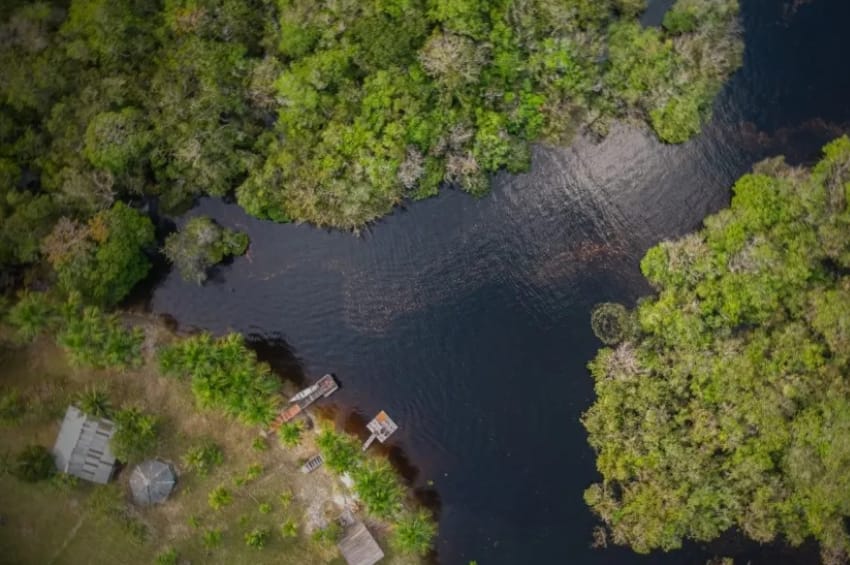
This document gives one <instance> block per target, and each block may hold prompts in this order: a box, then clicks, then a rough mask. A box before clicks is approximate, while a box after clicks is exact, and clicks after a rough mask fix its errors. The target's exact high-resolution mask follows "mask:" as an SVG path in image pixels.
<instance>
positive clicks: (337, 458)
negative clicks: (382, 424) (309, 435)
mask: <svg viewBox="0 0 850 565" xmlns="http://www.w3.org/2000/svg"><path fill="white" fill-rule="evenodd" d="M316 445H318V446H319V450H320V451H321V453H322V458H323V459H324V460H325V465H327V467H328V469H330V470H331V471H333V472H335V473H338V474H342V473H345V472H346V471H351V470H353V469H354V467H355V466H356V465H357V464H358V463H359V462H360V461H361V459H362V457H363V455H362V452H361V450H360V444H359V442H358V441H357V440H356V439H355V438H353V437H351V436H349V435H348V434H339V433H336V432H335V431H333V430H332V429H330V428H325V429H324V430H322V432H321V433H320V434H319V436H318V437H317V438H316Z"/></svg>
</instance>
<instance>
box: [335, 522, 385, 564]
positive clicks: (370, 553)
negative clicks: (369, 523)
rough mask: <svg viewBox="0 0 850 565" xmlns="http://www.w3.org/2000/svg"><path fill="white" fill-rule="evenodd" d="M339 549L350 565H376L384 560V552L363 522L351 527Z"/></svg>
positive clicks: (339, 544)
mask: <svg viewBox="0 0 850 565" xmlns="http://www.w3.org/2000/svg"><path fill="white" fill-rule="evenodd" d="M337 547H339V551H340V553H342V556H343V557H344V558H345V561H346V562H347V563H348V565H374V564H375V563H377V562H378V561H380V560H381V559H383V558H384V552H383V551H382V550H381V547H380V546H379V545H378V542H376V541H375V538H373V537H372V534H370V533H369V530H367V529H366V526H365V525H364V524H363V522H357V523H356V524H354V525H353V526H351V528H349V530H348V531H347V532H346V534H345V537H344V538H342V541H340V542H339V543H338V544H337Z"/></svg>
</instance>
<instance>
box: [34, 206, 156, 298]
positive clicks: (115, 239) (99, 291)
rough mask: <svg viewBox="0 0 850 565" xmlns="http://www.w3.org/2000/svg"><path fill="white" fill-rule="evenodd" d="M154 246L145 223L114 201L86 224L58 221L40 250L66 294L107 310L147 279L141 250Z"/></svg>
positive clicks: (146, 264) (150, 228) (147, 265)
mask: <svg viewBox="0 0 850 565" xmlns="http://www.w3.org/2000/svg"><path fill="white" fill-rule="evenodd" d="M153 243H154V228H153V224H151V221H150V219H148V218H147V217H146V216H143V215H142V214H140V213H139V212H137V211H135V210H133V209H132V208H130V207H129V206H127V205H126V204H123V203H121V202H118V203H116V204H115V205H114V206H112V208H110V209H109V210H104V211H103V212H99V213H98V214H96V215H95V216H93V217H92V218H91V220H89V222H88V223H87V224H85V225H83V224H79V223H76V222H73V221H70V220H67V219H65V220H64V221H60V222H58V223H57V224H56V226H55V227H54V229H53V231H52V232H51V234H50V235H49V236H48V237H47V238H46V239H45V241H44V243H43V246H42V247H43V249H44V251H45V253H46V254H47V257H48V260H49V261H50V263H51V264H52V265H53V268H54V270H55V271H56V274H57V276H58V279H59V285H60V286H61V287H62V288H63V289H64V290H65V291H66V292H68V293H72V292H77V293H79V294H80V295H81V296H82V298H83V300H84V301H86V302H88V303H92V304H97V305H103V306H112V305H115V304H117V303H118V302H119V301H120V300H121V299H122V298H124V297H125V296H127V294H128V293H129V292H130V290H131V289H132V288H133V287H134V286H135V285H136V283H138V282H139V281H140V280H142V279H143V278H145V277H146V276H147V274H148V270H149V269H150V261H149V260H148V258H147V257H146V256H145V253H144V250H145V249H146V248H149V247H150V246H151V245H153Z"/></svg>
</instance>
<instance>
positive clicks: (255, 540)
mask: <svg viewBox="0 0 850 565" xmlns="http://www.w3.org/2000/svg"><path fill="white" fill-rule="evenodd" d="M270 535H271V532H270V531H269V529H268V528H254V529H253V530H251V531H250V532H247V533H246V534H245V545H247V546H248V547H253V548H254V549H263V548H264V547H265V546H266V543H268V541H269V536H270Z"/></svg>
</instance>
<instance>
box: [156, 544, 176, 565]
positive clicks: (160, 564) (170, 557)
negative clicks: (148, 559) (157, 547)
mask: <svg viewBox="0 0 850 565" xmlns="http://www.w3.org/2000/svg"><path fill="white" fill-rule="evenodd" d="M178 559H179V555H178V554H177V550H176V549H174V548H173V547H170V548H168V549H166V550H164V551H162V552H161V553H160V554H159V555H157V556H156V561H155V563H156V565H177V562H178Z"/></svg>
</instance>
